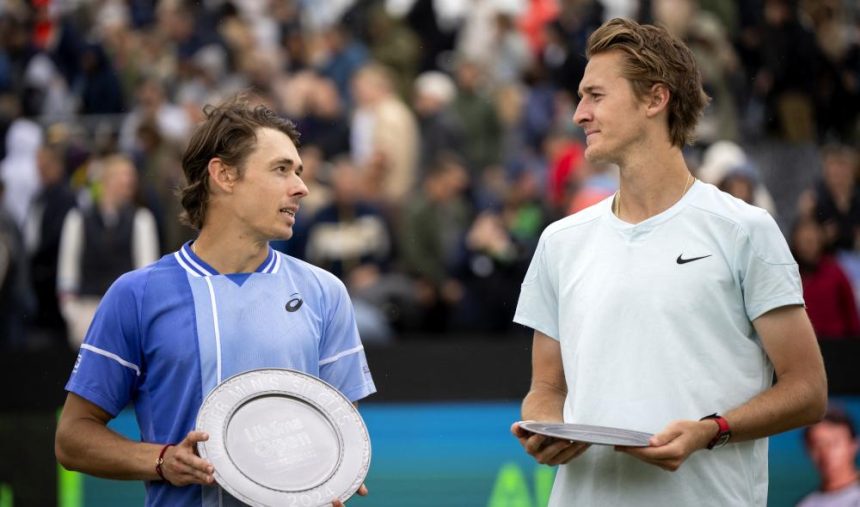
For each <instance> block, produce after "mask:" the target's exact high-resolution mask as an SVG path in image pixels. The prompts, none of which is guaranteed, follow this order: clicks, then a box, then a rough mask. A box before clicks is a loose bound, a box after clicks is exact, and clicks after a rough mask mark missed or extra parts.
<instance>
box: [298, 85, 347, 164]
mask: <svg viewBox="0 0 860 507" xmlns="http://www.w3.org/2000/svg"><path fill="white" fill-rule="evenodd" d="M309 79H310V86H309V87H308V88H307V89H306V95H305V101H306V102H305V104H304V111H303V113H304V115H303V116H302V117H300V118H299V119H298V121H297V122H296V126H297V127H298V129H299V131H300V132H301V133H302V144H303V145H315V146H316V147H318V148H319V150H320V152H321V153H320V154H321V155H322V157H323V158H324V159H325V160H330V159H331V158H332V157H334V156H336V155H340V154H342V153H348V152H349V119H348V116H347V111H346V108H345V107H344V103H343V100H341V97H340V95H339V94H338V91H337V86H336V85H335V83H334V81H332V80H331V79H328V78H325V77H320V76H315V75H310V76H309Z"/></svg>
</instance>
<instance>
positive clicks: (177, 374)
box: [56, 101, 376, 506]
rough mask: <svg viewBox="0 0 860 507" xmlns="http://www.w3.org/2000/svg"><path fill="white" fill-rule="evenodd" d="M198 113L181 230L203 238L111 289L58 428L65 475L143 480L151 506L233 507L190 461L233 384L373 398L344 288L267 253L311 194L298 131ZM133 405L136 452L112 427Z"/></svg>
mask: <svg viewBox="0 0 860 507" xmlns="http://www.w3.org/2000/svg"><path fill="white" fill-rule="evenodd" d="M205 112H206V120H205V121H204V122H203V124H202V125H201V126H199V127H198V129H197V130H196V131H195V133H194V135H193V136H192V139H191V141H190V142H189V146H188V149H187V150H186V153H185V155H184V157H183V170H184V171H185V175H186V178H187V180H188V183H189V184H188V186H187V187H186V188H185V189H184V190H183V192H182V204H183V207H184V208H185V215H184V218H185V219H186V221H187V222H188V223H189V224H190V225H191V226H193V227H195V228H197V229H199V231H200V234H199V237H198V238H197V239H196V240H195V241H193V242H189V243H187V244H185V245H184V246H183V247H182V248H181V249H180V250H179V251H178V252H175V253H173V254H170V255H167V256H165V257H163V258H162V259H161V260H159V261H158V262H156V263H155V264H152V265H150V266H148V267H146V268H143V269H140V270H136V271H132V272H130V273H127V274H125V275H123V276H122V277H120V278H119V279H118V280H117V281H116V282H115V283H114V284H113V286H112V287H111V288H110V290H109V291H108V293H107V294H106V295H105V297H104V299H103V301H102V303H101V305H100V306H99V309H98V311H97V312H96V315H95V318H94V320H93V323H92V325H91V326H90V329H89V331H88V333H87V337H86V339H85V341H84V343H83V345H82V346H81V350H80V353H79V354H78V358H77V361H76V363H75V366H74V369H73V371H72V375H71V378H70V379H69V382H68V384H67V385H66V389H67V390H68V391H69V394H68V397H67V400H66V404H65V407H64V409H63V414H62V416H61V418H60V421H59V424H58V428H57V440H56V452H57V458H58V460H59V461H60V463H62V464H63V465H64V466H65V467H66V468H69V469H73V470H79V471H82V472H85V473H89V474H92V475H96V476H100V477H107V478H113V479H138V480H144V481H147V482H146V486H147V487H146V491H147V500H146V504H147V505H171V506H174V505H177V506H185V505H189V506H190V505H194V506H201V505H202V506H208V505H218V506H222V505H240V503H239V502H238V501H237V500H235V499H234V498H232V497H230V495H229V494H228V493H227V492H225V491H223V490H221V489H220V488H219V487H218V486H217V485H215V484H214V479H213V473H214V469H213V467H212V465H211V464H210V463H208V462H206V461H205V460H203V459H201V458H200V457H199V456H197V455H196V453H195V447H196V444H197V442H200V441H204V440H206V439H207V438H208V435H206V434H204V433H202V432H198V431H194V424H195V420H196V417H197V412H198V410H199V408H200V405H201V404H202V402H203V399H204V398H205V397H206V395H207V394H208V393H209V392H210V391H211V390H212V389H214V388H215V387H216V386H217V385H218V384H219V383H221V382H222V381H224V380H225V379H227V378H229V377H230V376H232V375H235V374H238V373H242V372H245V371H248V370H252V369H257V368H290V369H294V370H299V371H302V372H305V373H309V374H312V375H315V376H317V377H319V378H321V379H322V380H324V381H326V382H328V383H329V384H331V385H333V386H334V387H336V388H337V389H338V390H340V391H341V392H342V393H343V394H344V395H345V396H347V397H348V398H349V399H350V400H351V401H353V402H356V401H358V400H360V399H362V398H364V397H366V396H368V395H370V394H372V393H374V392H375V390H376V389H375V387H374V384H373V380H372V378H371V375H370V370H369V368H368V366H367V361H366V359H365V355H364V349H363V347H362V344H361V340H360V338H359V335H358V331H357V328H356V325H355V317H354V313H353V308H352V304H351V302H350V300H349V297H348V295H347V292H346V288H345V287H344V285H343V283H341V282H340V280H338V279H337V278H336V277H334V276H333V275H331V274H330V273H328V272H326V271H324V270H322V269H319V268H316V267H314V266H312V265H310V264H307V263H305V262H302V261H300V260H297V259H294V258H292V257H289V256H286V255H284V254H281V253H279V252H276V251H274V250H272V249H271V247H269V245H268V242H269V241H270V240H273V239H288V238H289V237H290V236H292V227H293V225H294V224H295V215H296V213H297V212H298V210H299V203H300V201H301V199H302V198H303V197H305V196H306V195H307V193H308V190H307V187H306V186H305V184H304V183H303V182H302V180H301V172H302V163H301V159H300V157H299V155H298V151H297V149H296V141H297V138H298V133H297V132H296V130H295V127H294V126H293V125H292V124H291V123H290V122H288V121H286V120H283V119H281V118H278V117H277V116H276V115H275V114H274V113H273V112H272V111H270V110H268V109H266V108H265V107H262V106H261V107H256V108H251V107H250V106H248V105H246V104H245V103H243V102H242V101H232V102H230V103H227V104H225V105H222V106H220V107H217V108H207V110H205ZM129 403H134V407H135V412H136V415H137V420H138V423H139V425H140V430H141V439H142V442H133V441H130V440H128V439H126V438H124V437H122V436H120V435H118V434H116V433H114V432H112V431H111V430H110V429H108V428H107V427H106V424H107V422H108V421H109V420H110V419H112V418H113V417H115V416H116V415H117V414H118V413H119V412H120V411H121V410H123V408H124V407H125V406H126V405H128V404H129ZM169 444H173V445H169ZM157 463H158V464H160V466H159V467H156V464H157ZM366 491H367V490H366V488H364V487H363V486H362V488H361V489H360V490H359V493H360V494H366ZM333 505H340V502H339V501H334V502H333Z"/></svg>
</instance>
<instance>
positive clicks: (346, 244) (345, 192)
mask: <svg viewBox="0 0 860 507" xmlns="http://www.w3.org/2000/svg"><path fill="white" fill-rule="evenodd" d="M361 176H362V175H361V172H360V171H359V169H358V168H357V167H355V165H354V164H353V163H352V162H351V161H350V159H349V157H348V156H345V155H342V156H339V157H337V158H336V159H335V160H334V161H333V163H332V166H331V168H330V171H329V177H328V179H329V182H330V184H331V188H332V194H333V197H334V199H333V201H332V202H331V204H329V205H328V206H325V207H323V208H321V209H320V210H318V211H317V212H316V213H315V214H314V216H313V218H312V219H311V221H310V224H308V226H307V229H308V233H307V236H308V239H307V247H306V249H305V260H307V261H308V262H311V263H313V264H315V265H317V266H319V267H321V268H323V269H325V270H326V271H330V272H331V273H332V274H334V275H335V276H337V277H338V278H340V279H341V280H343V281H344V282H345V283H346V286H347V289H349V291H350V294H351V295H352V300H353V304H354V305H355V310H356V324H357V325H358V329H359V333H360V335H361V337H362V339H364V340H367V341H371V342H380V341H388V340H390V339H391V335H392V330H391V328H390V327H389V325H388V322H387V318H386V316H385V314H384V309H383V307H382V306H383V305H381V304H374V303H375V300H377V299H378V298H376V297H374V298H368V297H366V295H370V294H371V293H374V294H375V293H378V292H380V291H386V290H385V289H383V288H382V286H383V285H386V286H387V285H390V284H389V283H388V282H386V281H385V280H384V278H385V277H387V274H388V268H389V264H390V262H391V259H392V256H393V247H394V244H393V243H394V238H393V237H392V235H391V230H390V228H389V226H388V223H387V222H386V220H385V216H384V215H383V214H382V212H381V211H380V210H379V209H378V208H377V207H376V206H374V205H373V204H371V203H369V202H367V201H365V200H364V199H363V198H362V194H361V187H362V184H361V181H360V179H361ZM355 291H359V293H360V295H358V296H357V295H356V292H355Z"/></svg>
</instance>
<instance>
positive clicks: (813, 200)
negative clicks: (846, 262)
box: [800, 145, 860, 250]
mask: <svg viewBox="0 0 860 507" xmlns="http://www.w3.org/2000/svg"><path fill="white" fill-rule="evenodd" d="M822 161H823V164H824V167H823V175H822V179H821V181H820V182H819V183H818V184H817V185H816V187H815V189H814V190H809V191H807V192H806V193H805V194H804V195H803V196H801V201H800V208H801V214H805V215H809V214H810V213H812V214H813V216H814V217H815V219H816V220H818V222H819V223H821V224H822V225H823V226H824V230H825V234H826V239H827V248H828V249H831V248H835V249H837V250H853V249H855V247H856V246H857V238H858V233H860V192H858V191H857V170H858V161H860V158H858V155H857V151H856V150H854V149H853V148H851V147H848V146H844V145H831V146H827V147H825V148H824V150H823V151H822Z"/></svg>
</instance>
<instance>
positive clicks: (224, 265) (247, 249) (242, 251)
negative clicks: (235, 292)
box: [191, 221, 269, 274]
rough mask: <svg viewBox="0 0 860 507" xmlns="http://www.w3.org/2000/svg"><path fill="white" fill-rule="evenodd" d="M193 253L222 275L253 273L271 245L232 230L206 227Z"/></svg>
mask: <svg viewBox="0 0 860 507" xmlns="http://www.w3.org/2000/svg"><path fill="white" fill-rule="evenodd" d="M213 223H217V222H215V221H213ZM191 250H193V251H194V253H195V254H196V255H197V256H198V257H200V258H201V259H203V260H204V261H206V263H207V264H209V265H210V266H212V267H213V268H215V269H216V270H217V271H218V272H219V273H223V274H231V273H251V272H253V271H254V270H256V269H257V268H258V267H260V264H262V263H263V261H264V260H265V259H266V256H267V255H268V254H269V243H268V241H264V240H259V239H251V238H248V237H247V236H245V237H243V236H242V235H241V234H237V233H235V232H233V231H232V230H231V228H230V227H224V228H220V227H219V228H218V229H217V231H216V230H215V228H214V227H206V226H205V225H204V227H203V229H202V230H201V231H200V235H199V236H198V237H197V239H196V240H194V243H192V244H191Z"/></svg>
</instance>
